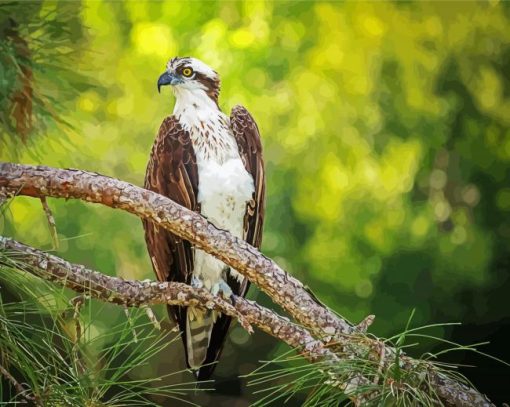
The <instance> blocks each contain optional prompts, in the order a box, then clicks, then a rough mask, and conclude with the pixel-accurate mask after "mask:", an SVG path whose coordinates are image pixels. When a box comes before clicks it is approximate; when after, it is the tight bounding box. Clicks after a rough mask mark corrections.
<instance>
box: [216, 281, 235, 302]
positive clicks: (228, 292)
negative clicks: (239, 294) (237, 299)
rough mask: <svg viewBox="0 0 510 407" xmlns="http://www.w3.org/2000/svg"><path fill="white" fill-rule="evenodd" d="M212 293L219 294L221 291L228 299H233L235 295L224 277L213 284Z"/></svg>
mask: <svg viewBox="0 0 510 407" xmlns="http://www.w3.org/2000/svg"><path fill="white" fill-rule="evenodd" d="M211 293H212V294H213V295H218V294H219V293H221V296H222V297H223V299H225V300H227V299H231V300H232V297H233V296H234V293H233V292H232V289H231V288H230V286H229V285H228V284H227V283H226V282H225V280H223V279H222V278H221V279H220V281H218V282H217V283H216V284H214V285H213V286H212V289H211Z"/></svg>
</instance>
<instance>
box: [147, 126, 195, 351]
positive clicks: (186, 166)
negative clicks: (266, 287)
mask: <svg viewBox="0 0 510 407" xmlns="http://www.w3.org/2000/svg"><path fill="white" fill-rule="evenodd" d="M144 186H145V188H146V189H149V190H151V191H154V192H157V193H159V194H161V195H164V196H167V197H169V198H170V199H172V200H173V201H175V202H177V203H179V204H181V205H182V206H185V207H186V208H188V209H191V210H194V211H197V210H199V205H198V203H197V195H198V170H197V165H196V158H195V152H194V150H193V146H192V144H191V139H190V136H189V133H188V132H187V131H185V130H184V129H183V128H182V126H181V125H180V124H179V122H178V121H177V119H176V118H175V117H173V116H170V117H167V118H166V119H165V120H163V123H161V127H160V128H159V132H158V136H157V138H156V141H155V142H154V145H153V146H152V151H151V155H150V160H149V164H148V165H147V172H146V174H145V183H144ZM143 227H144V229H145V241H146V242H147V248H148V251H149V256H150V258H151V261H152V266H153V268H154V271H155V273H156V275H157V277H158V280H159V281H178V282H184V283H187V284H189V283H190V281H191V274H192V271H193V249H192V247H191V244H190V243H189V242H188V241H187V240H182V239H181V238H179V237H178V236H175V235H174V234H172V233H170V232H168V231H167V230H166V229H163V228H161V227H159V226H157V225H155V224H153V223H152V222H150V221H146V220H144V221H143ZM168 309H169V313H170V315H171V316H172V317H173V319H174V320H175V321H176V322H177V323H178V324H179V327H180V329H181V332H182V336H183V340H184V343H185V344H186V338H185V333H186V329H185V326H186V325H185V324H186V308H185V307H177V306H169V307H168ZM185 348H186V346H185Z"/></svg>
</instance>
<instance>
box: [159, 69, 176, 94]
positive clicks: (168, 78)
mask: <svg viewBox="0 0 510 407" xmlns="http://www.w3.org/2000/svg"><path fill="white" fill-rule="evenodd" d="M180 82H181V81H180V80H179V78H177V77H176V76H175V75H174V74H172V73H170V72H165V73H163V75H161V76H160V77H159V79H158V93H159V92H161V87H162V86H165V85H176V84H177V83H180Z"/></svg>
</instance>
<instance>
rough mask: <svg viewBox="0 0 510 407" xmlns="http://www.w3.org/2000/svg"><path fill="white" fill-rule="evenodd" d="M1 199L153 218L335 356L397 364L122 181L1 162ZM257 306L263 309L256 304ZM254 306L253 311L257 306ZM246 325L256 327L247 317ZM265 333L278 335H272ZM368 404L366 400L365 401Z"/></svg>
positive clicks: (458, 402)
mask: <svg viewBox="0 0 510 407" xmlns="http://www.w3.org/2000/svg"><path fill="white" fill-rule="evenodd" d="M2 194H4V195H5V194H11V195H13V194H19V195H27V196H32V197H38V198H40V197H45V196H50V197H55V198H76V199H81V200H85V201H89V202H95V203H100V204H103V205H106V206H110V207H112V208H120V209H123V210H126V211H128V212H130V213H133V214H135V215H137V216H139V217H140V218H144V219H149V220H151V221H153V222H155V223H158V224H159V225H161V226H162V227H164V228H166V229H168V230H170V231H171V232H173V233H175V234H176V235H179V236H180V237H182V238H184V239H187V240H189V241H191V242H192V243H193V244H194V245H195V246H196V247H198V248H200V249H202V250H204V251H206V252H208V253H211V254H213V255H214V256H216V257H217V258H219V259H221V260H222V261H223V262H225V263H226V264H228V265H229V266H231V267H233V268H234V269H236V270H238V271H239V272H240V273H241V274H243V275H245V276H246V277H247V278H249V279H250V281H252V282H253V283H255V284H256V285H258V286H259V287H260V288H261V289H262V290H263V291H265V292H266V293H267V294H268V295H269V296H270V297H271V298H272V299H273V300H274V301H275V302H276V303H278V304H279V305H280V306H282V307H283V308H284V309H285V310H286V311H287V312H288V313H289V314H290V315H291V316H292V317H293V318H295V319H296V320H297V321H298V322H299V323H300V324H302V325H303V326H304V327H305V328H307V329H309V330H310V332H311V333H312V334H313V335H314V336H315V337H317V338H319V339H321V341H322V342H324V343H327V344H328V345H331V346H332V347H331V349H333V347H334V349H335V352H336V353H337V356H338V355H342V357H345V358H350V357H358V358H359V357H364V358H369V359H371V360H374V361H377V362H378V364H379V365H380V366H381V370H384V371H386V370H387V369H389V368H390V367H391V365H392V364H393V363H394V362H395V352H394V350H393V349H392V348H390V347H387V346H382V345H381V342H380V341H377V340H374V339H370V338H368V337H366V336H364V335H363V334H362V332H360V330H359V329H357V328H356V327H353V326H352V325H350V324H349V323H348V322H347V321H345V320H343V319H341V318H340V317H338V316H337V315H335V314H334V313H332V312H331V311H330V310H329V309H327V308H326V307H324V306H323V305H322V304H320V302H319V301H317V300H316V299H315V298H314V297H313V295H312V294H311V293H309V292H308V291H307V290H306V288H305V287H304V286H303V285H302V284H301V283H300V282H299V281H298V280H296V279H295V278H293V277H291V276H289V275H288V274H287V273H285V272H284V271H283V270H282V269H281V268H280V267H279V266H278V265H277V264H276V263H274V262H273V261H272V260H270V259H268V258H267V257H265V256H263V255H262V254H261V253H260V252H259V251H258V250H256V249H255V248H253V247H251V246H250V245H248V244H247V243H246V242H244V241H242V240H240V239H237V238H235V237H233V236H232V235H231V234H230V233H228V232H226V231H223V230H219V229H217V228H216V227H214V225H212V224H210V223H208V222H207V221H206V220H205V219H204V218H202V217H201V216H200V215H199V214H197V213H194V212H192V211H189V210H187V209H186V208H184V207H182V206H180V205H178V204H176V203H175V202H173V201H171V200H170V199H168V198H165V197H163V196H161V195H158V194H156V193H153V192H151V191H147V190H144V189H142V188H139V187H136V186H134V185H132V184H129V183H126V182H123V181H119V180H116V179H113V178H109V177H105V176H102V175H99V174H95V173H90V172H85V171H81V170H61V169H54V168H49V167H42V166H41V167H34V166H27V165H21V164H7V163H6V164H0V195H2ZM240 304H246V305H247V306H248V304H249V302H244V301H243V302H241V303H240ZM252 305H254V306H256V307H258V306H257V305H255V304H252ZM258 308H260V307H258ZM236 309H237V311H238V312H241V313H242V314H243V315H244V316H245V317H246V314H245V313H244V312H243V311H247V310H243V311H241V310H240V309H239V305H236ZM250 309H251V310H253V308H250ZM247 320H248V321H249V322H251V323H254V322H253V321H251V320H250V319H249V318H248V317H247ZM274 322H276V321H272V322H271V323H274ZM268 323H269V322H268ZM254 324H255V323H254ZM284 326H286V325H284ZM280 329H281V328H280ZM266 332H268V333H273V334H278V332H270V330H269V331H266ZM310 338H312V336H310ZM296 340H298V339H296ZM321 346H322V345H321ZM381 346H382V347H381ZM337 356H336V357H337ZM399 364H401V367H402V368H403V369H405V370H407V371H410V372H414V371H416V374H417V375H418V376H420V377H421V376H426V377H428V379H429V380H428V383H429V384H432V385H433V387H434V389H433V391H434V392H435V393H436V394H437V395H438V396H439V398H440V399H441V401H442V402H443V403H444V404H445V405H448V406H491V405H492V404H491V403H490V401H488V399H487V398H486V397H485V396H483V395H482V394H480V393H479V392H477V391H476V390H475V389H472V388H470V387H467V386H465V385H463V384H461V383H459V382H457V381H454V380H452V379H451V378H449V377H447V376H445V375H444V374H442V373H440V372H439V371H438V370H437V369H435V367H434V366H433V365H432V364H430V363H425V362H421V361H415V360H413V359H411V358H409V357H407V356H401V357H400V359H399ZM359 380H361V381H362V384H363V381H365V380H366V379H365V378H363V377H359ZM357 381H358V377H357V376H356V377H354V378H352V377H350V378H349V383H348V387H349V386H351V385H352V386H356V385H357V384H359V383H357ZM347 390H348V389H347ZM363 399H364V400H368V398H365V397H363Z"/></svg>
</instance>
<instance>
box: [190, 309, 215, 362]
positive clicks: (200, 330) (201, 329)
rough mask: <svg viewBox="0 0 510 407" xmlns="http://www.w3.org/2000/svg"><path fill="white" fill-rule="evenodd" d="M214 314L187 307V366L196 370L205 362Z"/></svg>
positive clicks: (209, 311)
mask: <svg viewBox="0 0 510 407" xmlns="http://www.w3.org/2000/svg"><path fill="white" fill-rule="evenodd" d="M214 314H215V312H214V311H211V310H207V311H202V310H199V309H197V308H193V307H188V309H187V312H186V315H187V316H186V348H187V351H188V365H189V366H190V368H192V369H194V370H198V369H199V368H200V366H202V364H203V363H204V361H205V358H206V356H207V348H208V347H209V341H210V340H211V332H212V328H213V325H214V319H215V315H214Z"/></svg>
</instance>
